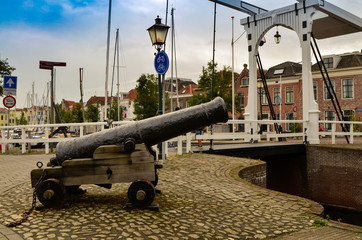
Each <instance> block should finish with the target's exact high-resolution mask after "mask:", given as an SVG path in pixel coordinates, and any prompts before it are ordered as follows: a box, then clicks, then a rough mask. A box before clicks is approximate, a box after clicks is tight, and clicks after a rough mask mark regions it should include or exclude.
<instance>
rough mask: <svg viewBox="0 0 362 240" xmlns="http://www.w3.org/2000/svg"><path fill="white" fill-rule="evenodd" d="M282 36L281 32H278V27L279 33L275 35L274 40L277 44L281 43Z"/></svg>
mask: <svg viewBox="0 0 362 240" xmlns="http://www.w3.org/2000/svg"><path fill="white" fill-rule="evenodd" d="M281 37H282V36H280V34H279V32H278V26H277V33H276V34H275V35H274V40H275V43H276V44H279V43H280V39H281Z"/></svg>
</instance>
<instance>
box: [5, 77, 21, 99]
mask: <svg viewBox="0 0 362 240" xmlns="http://www.w3.org/2000/svg"><path fill="white" fill-rule="evenodd" d="M17 81H18V77H15V76H4V86H3V90H4V95H16V86H17Z"/></svg>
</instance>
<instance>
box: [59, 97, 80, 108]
mask: <svg viewBox="0 0 362 240" xmlns="http://www.w3.org/2000/svg"><path fill="white" fill-rule="evenodd" d="M76 105H77V103H76V102H74V101H70V100H65V99H63V100H62V107H63V108H64V109H65V110H72V109H74V108H75V106H76Z"/></svg>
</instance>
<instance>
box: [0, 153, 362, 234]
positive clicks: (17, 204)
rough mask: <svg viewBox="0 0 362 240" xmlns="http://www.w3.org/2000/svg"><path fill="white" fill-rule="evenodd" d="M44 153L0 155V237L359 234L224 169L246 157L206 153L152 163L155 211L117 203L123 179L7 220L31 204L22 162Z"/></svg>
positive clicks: (31, 164) (26, 165) (29, 165)
mask: <svg viewBox="0 0 362 240" xmlns="http://www.w3.org/2000/svg"><path fill="white" fill-rule="evenodd" d="M50 157H51V156H50V155H17V156H16V155H0V168H1V170H2V171H1V172H0V179H1V180H0V223H1V224H3V225H0V240H3V239H94V240H96V239H136V240H137V239H270V238H271V239H273V238H276V239H361V238H362V235H361V232H362V231H361V230H362V229H361V228H358V227H353V228H349V229H348V228H343V229H341V228H340V226H339V225H338V224H335V225H338V228H337V227H335V226H332V224H331V225H328V226H324V227H314V226H312V223H313V221H314V220H316V219H320V218H319V217H318V216H315V215H313V214H312V213H311V208H312V206H313V203H312V202H310V201H308V200H306V199H302V198H298V197H294V196H291V195H287V194H282V193H278V192H275V191H270V190H267V189H263V188H260V187H256V186H253V185H251V184H248V183H246V182H244V181H240V180H237V179H236V177H235V176H230V174H229V173H230V170H234V169H237V168H241V167H245V166H248V165H251V164H255V163H256V162H257V161H254V160H251V159H242V158H233V157H224V156H216V155H207V154H185V155H183V156H171V157H169V158H168V160H167V161H166V163H165V165H164V168H163V169H161V170H160V171H159V185H158V186H157V187H158V188H160V189H161V190H162V193H161V194H157V196H156V198H155V202H156V203H158V204H159V206H160V208H159V211H151V210H140V209H134V210H125V209H124V208H123V206H124V204H125V203H126V202H127V197H126V192H127V188H128V186H129V184H123V183H122V184H114V186H113V187H112V189H110V190H106V189H103V188H100V187H97V186H94V185H87V186H84V188H85V189H87V193H86V194H84V195H82V196H72V197H71V198H70V199H69V201H68V202H69V206H68V207H67V208H63V209H43V210H39V211H35V212H34V213H33V214H32V215H31V216H30V217H29V220H28V221H27V222H26V223H23V224H22V225H20V226H18V227H15V228H7V227H5V226H4V225H5V224H6V223H8V222H10V221H13V220H15V219H18V218H19V217H20V216H21V214H22V213H23V212H24V211H25V210H27V209H28V208H29V207H30V205H31V195H32V189H31V187H30V177H29V175H30V170H31V169H33V168H35V163H36V162H37V161H42V162H44V163H46V162H47V161H48V160H49V158H50Z"/></svg>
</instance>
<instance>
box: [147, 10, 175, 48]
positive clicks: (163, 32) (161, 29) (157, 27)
mask: <svg viewBox="0 0 362 240" xmlns="http://www.w3.org/2000/svg"><path fill="white" fill-rule="evenodd" d="M169 28H170V27H169V26H167V25H165V24H162V23H161V18H160V17H159V16H157V18H156V19H155V24H153V25H152V26H151V27H149V28H148V29H147V31H148V33H149V34H150V38H151V42H152V46H153V45H156V49H157V51H158V52H159V51H160V50H161V48H162V45H163V44H165V41H166V37H167V32H168V29H169Z"/></svg>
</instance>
